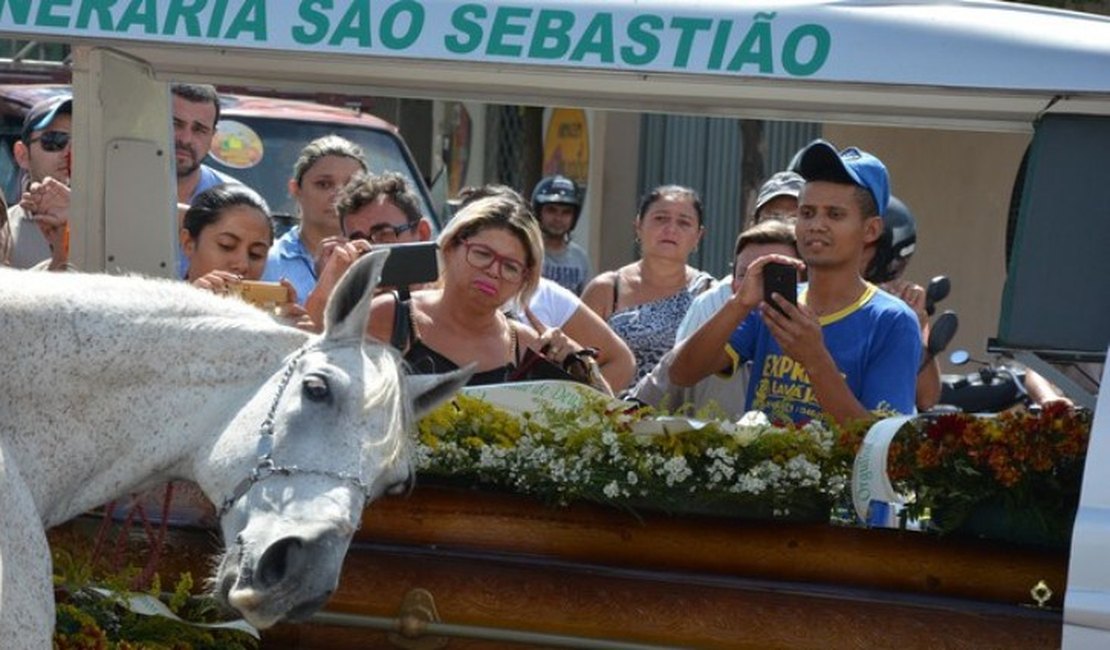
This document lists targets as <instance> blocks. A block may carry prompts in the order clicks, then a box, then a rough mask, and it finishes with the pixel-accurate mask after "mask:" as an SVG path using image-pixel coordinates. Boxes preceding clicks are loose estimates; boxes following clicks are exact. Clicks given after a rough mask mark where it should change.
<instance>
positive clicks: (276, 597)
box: [217, 528, 351, 629]
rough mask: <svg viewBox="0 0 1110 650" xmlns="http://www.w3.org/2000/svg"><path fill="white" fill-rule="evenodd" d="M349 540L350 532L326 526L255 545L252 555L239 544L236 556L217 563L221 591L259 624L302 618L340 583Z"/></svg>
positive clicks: (257, 625)
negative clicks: (256, 551)
mask: <svg viewBox="0 0 1110 650" xmlns="http://www.w3.org/2000/svg"><path fill="white" fill-rule="evenodd" d="M350 541H351V535H350V534H349V533H346V532H345V531H340V530H337V529H335V528H328V529H324V530H321V531H319V532H316V533H314V534H311V535H308V536H305V535H289V536H286V537H281V538H279V539H276V540H274V541H272V542H270V543H269V544H266V545H264V546H263V545H257V548H258V549H259V550H260V552H259V553H257V554H255V553H250V552H247V549H245V548H242V547H240V548H238V549H236V550H237V551H238V558H235V557H234V555H233V556H231V557H229V558H226V560H231V561H230V562H228V561H226V560H225V562H224V564H223V566H222V567H221V573H223V575H221V576H218V577H217V584H219V585H221V586H220V592H221V593H220V595H221V596H222V597H223V598H224V600H225V601H226V602H227V604H228V605H230V606H231V607H233V608H234V609H235V610H237V611H238V612H239V613H240V614H242V616H243V618H245V619H246V620H247V622H249V623H250V624H251V625H254V626H255V627H257V628H259V629H265V628H268V627H271V626H272V625H275V624H277V623H279V622H282V621H300V620H304V619H307V618H308V617H310V616H312V614H314V613H315V612H316V611H317V610H319V609H320V608H321V607H323V605H324V603H326V602H327V601H328V599H329V598H330V597H331V595H332V594H333V593H334V592H335V589H336V587H337V586H338V585H339V574H340V570H341V568H342V565H343V556H344V555H345V554H346V552H347V547H348V546H349V545H350ZM256 558H257V559H256ZM236 559H237V560H238V561H235V560H236ZM229 565H230V566H229Z"/></svg>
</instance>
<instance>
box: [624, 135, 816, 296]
mask: <svg viewBox="0 0 1110 650" xmlns="http://www.w3.org/2000/svg"><path fill="white" fill-rule="evenodd" d="M820 133H821V126H820V125H819V124H810V123H802V122H767V123H765V125H764V137H765V145H766V152H767V153H766V158H765V167H764V168H765V169H767V170H770V171H769V172H768V173H773V171H778V170H781V169H785V168H786V166H787V165H788V164H789V163H790V159H791V157H793V155H794V153H795V152H796V151H798V150H799V149H801V148H802V147H803V146H805V144H806V143H808V142H809V141H811V140H812V139H813V138H816V137H820ZM742 145H743V142H742V139H741V134H740V122H739V120H736V119H730V118H718V117H692V116H684V115H644V116H643V118H642V119H641V121H640V152H641V153H640V173H639V192H640V195H643V194H644V192H646V191H648V190H649V189H650V188H653V187H655V186H657V185H663V184H669V183H677V184H679V185H687V186H690V187H693V188H694V189H695V190H697V191H698V193H699V194H700V195H701V197H702V202H703V204H704V206H705V213H706V214H705V217H706V218H705V228H706V232H705V236H704V237H703V238H702V241H701V245H700V246H699V247H698V250H697V252H695V253H694V255H692V256H691V259H690V263H691V264H692V265H693V266H695V267H697V268H700V269H704V270H706V271H709V272H710V273H712V274H713V275H715V276H718V277H719V276H721V275H724V274H725V273H727V272H728V271H729V270H730V268H731V264H732V245H733V243H734V242H735V240H736V235H737V234H738V232H739V228H740V224H741V222H742V214H743V206H742V205H741V203H742V197H741V195H740V187H741V185H740V177H741V173H740V159H741V152H742Z"/></svg>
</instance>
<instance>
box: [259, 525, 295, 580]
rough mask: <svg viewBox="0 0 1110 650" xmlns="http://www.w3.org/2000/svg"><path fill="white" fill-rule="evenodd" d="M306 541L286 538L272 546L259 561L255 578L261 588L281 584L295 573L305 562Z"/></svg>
mask: <svg viewBox="0 0 1110 650" xmlns="http://www.w3.org/2000/svg"><path fill="white" fill-rule="evenodd" d="M303 549H304V540H303V539H301V538H300V537H286V538H284V539H280V540H278V541H276V542H274V543H273V544H271V545H270V547H269V548H267V549H266V552H265V553H263V554H262V557H261V558H260V559H259V560H258V569H257V571H256V572H255V576H256V577H257V579H258V586H259V587H260V588H263V589H265V588H269V587H272V586H274V585H276V584H278V583H279V582H281V581H282V580H283V579H284V578H285V576H286V575H288V574H289V573H292V572H295V571H297V570H298V569H299V568H300V565H301V564H302V563H303V562H304V555H303V553H301V551H302V550H303Z"/></svg>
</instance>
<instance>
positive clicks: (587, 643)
mask: <svg viewBox="0 0 1110 650" xmlns="http://www.w3.org/2000/svg"><path fill="white" fill-rule="evenodd" d="M307 622H309V623H317V624H323V625H338V626H342V627H364V628H371V629H375V630H383V631H386V632H394V633H396V634H403V635H404V636H406V638H420V637H424V636H452V637H465V638H470V639H483V640H486V641H501V642H509V643H530V644H534V645H542V646H548V647H558V648H591V649H596V650H665V649H668V648H675V647H676V646H661V645H646V644H643V643H629V642H626V641H610V640H607V639H595V638H587V637H578V636H568V635H565V634H546V633H542V632H524V631H521V630H506V629H501V628H493V627H481V626H477V625H456V624H452V623H433V622H425V621H418V622H416V623H415V625H417V626H418V629H419V632H418V633H417V634H414V635H411V636H410V635H408V634H404V633H403V632H402V630H410V629H411V627H412V624H411V623H409V622H406V620H405V619H402V618H387V617H384V616H361V615H358V614H340V613H335V612H320V613H317V614H315V615H313V616H312V617H311V618H310V619H309V620H308V621H307Z"/></svg>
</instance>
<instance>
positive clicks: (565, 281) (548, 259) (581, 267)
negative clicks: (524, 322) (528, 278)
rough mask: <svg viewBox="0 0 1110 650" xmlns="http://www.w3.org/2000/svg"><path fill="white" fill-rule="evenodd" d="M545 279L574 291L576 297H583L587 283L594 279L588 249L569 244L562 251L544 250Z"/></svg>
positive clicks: (572, 243)
mask: <svg viewBox="0 0 1110 650" xmlns="http://www.w3.org/2000/svg"><path fill="white" fill-rule="evenodd" d="M543 277H545V278H547V279H548V280H551V281H552V282H555V283H557V284H560V285H562V286H564V287H566V288H567V289H569V290H570V291H573V292H574V295H576V296H580V295H582V290H583V289H585V288H586V283H587V282H589V281H590V278H591V277H593V271H592V269H590V258H589V256H588V255H586V249H584V248H582V247H581V246H579V245H578V244H576V243H574V242H567V247H566V248H564V249H563V250H561V251H558V252H556V251H551V250H544V252H543Z"/></svg>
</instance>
